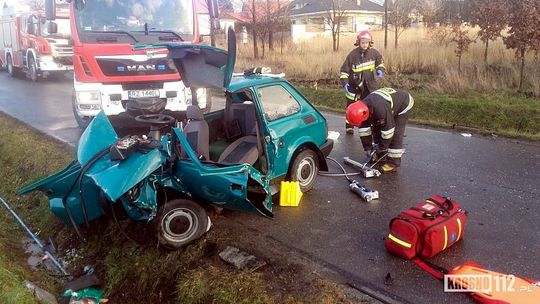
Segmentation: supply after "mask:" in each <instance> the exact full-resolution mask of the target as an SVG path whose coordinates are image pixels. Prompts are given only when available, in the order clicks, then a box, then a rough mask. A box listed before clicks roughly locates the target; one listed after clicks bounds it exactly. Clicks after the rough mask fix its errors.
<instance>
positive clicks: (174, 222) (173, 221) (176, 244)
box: [154, 199, 209, 250]
mask: <svg viewBox="0 0 540 304" xmlns="http://www.w3.org/2000/svg"><path fill="white" fill-rule="evenodd" d="M208 223H209V218H208V215H207V214H206V210H204V208H203V207H201V205H199V204H197V203H196V202H194V201H192V200H187V199H175V200H172V201H169V202H167V203H165V204H163V206H161V207H160V210H159V211H158V215H157V217H156V219H154V225H155V226H154V227H155V228H156V234H157V238H158V240H159V244H160V245H162V246H163V247H165V248H167V249H171V250H178V249H180V248H182V247H183V246H185V245H187V244H189V243H191V242H193V241H195V240H196V239H198V238H200V237H201V236H202V235H203V234H204V233H205V232H206V230H207V228H208Z"/></svg>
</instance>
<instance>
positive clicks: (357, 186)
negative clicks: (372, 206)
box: [349, 180, 379, 203]
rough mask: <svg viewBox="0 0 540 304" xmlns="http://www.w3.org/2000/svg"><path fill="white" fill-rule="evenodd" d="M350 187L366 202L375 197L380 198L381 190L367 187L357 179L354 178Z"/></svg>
mask: <svg viewBox="0 0 540 304" xmlns="http://www.w3.org/2000/svg"><path fill="white" fill-rule="evenodd" d="M349 189H351V191H352V192H354V193H356V194H358V195H359V196H360V197H361V198H362V199H363V200H365V201H366V202H368V203H369V202H370V201H372V200H374V199H379V191H377V190H372V189H369V188H367V187H364V186H362V184H361V183H360V182H358V181H356V180H352V181H351V183H350V184H349Z"/></svg>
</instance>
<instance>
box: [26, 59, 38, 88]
mask: <svg viewBox="0 0 540 304" xmlns="http://www.w3.org/2000/svg"><path fill="white" fill-rule="evenodd" d="M28 78H30V80H32V81H33V82H36V81H38V80H39V76H38V67H37V63H36V60H35V59H34V56H30V57H28Z"/></svg>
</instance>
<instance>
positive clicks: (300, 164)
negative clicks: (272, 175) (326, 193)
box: [289, 149, 319, 192]
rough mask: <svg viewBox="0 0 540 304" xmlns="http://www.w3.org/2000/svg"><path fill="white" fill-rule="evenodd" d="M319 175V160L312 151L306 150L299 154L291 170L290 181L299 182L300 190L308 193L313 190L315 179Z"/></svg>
mask: <svg viewBox="0 0 540 304" xmlns="http://www.w3.org/2000/svg"><path fill="white" fill-rule="evenodd" d="M318 173H319V158H318V156H317V153H315V151H313V150H311V149H305V150H303V151H301V152H300V153H298V155H296V157H295V158H294V162H293V164H292V166H291V168H290V170H289V180H292V181H298V183H299V184H300V190H302V192H308V191H309V190H311V188H313V185H314V184H315V179H316V178H317V174H318Z"/></svg>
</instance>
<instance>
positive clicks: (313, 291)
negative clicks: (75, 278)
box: [0, 113, 352, 303]
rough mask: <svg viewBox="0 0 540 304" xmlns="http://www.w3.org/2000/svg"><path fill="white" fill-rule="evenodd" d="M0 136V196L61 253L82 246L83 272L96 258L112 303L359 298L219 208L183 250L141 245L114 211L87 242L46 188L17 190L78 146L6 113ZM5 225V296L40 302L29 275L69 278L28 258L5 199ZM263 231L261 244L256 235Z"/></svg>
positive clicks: (135, 230)
mask: <svg viewBox="0 0 540 304" xmlns="http://www.w3.org/2000/svg"><path fill="white" fill-rule="evenodd" d="M0 137H1V138H2V142H1V143H0V166H1V168H2V170H0V196H2V197H3V198H4V199H5V200H6V201H7V202H9V204H10V205H11V206H12V208H13V209H14V210H16V212H17V213H18V214H19V216H20V217H21V218H23V219H24V221H25V222H26V223H27V224H28V225H29V226H30V228H31V229H32V230H33V231H34V232H35V233H37V234H39V237H40V238H41V239H43V240H44V239H46V238H47V236H49V235H51V236H53V238H54V239H55V240H56V242H57V245H58V247H59V248H60V250H59V251H60V252H61V253H64V252H66V250H70V249H72V248H76V249H77V251H76V254H74V255H73V254H72V255H69V256H65V255H64V256H63V258H64V259H66V260H68V261H70V265H71V267H70V269H68V270H69V271H71V272H72V273H74V274H77V273H80V272H81V269H82V267H83V266H84V265H92V266H94V268H95V269H96V273H97V275H98V277H100V278H101V279H102V281H103V282H104V285H105V290H106V297H108V298H109V299H110V303H335V302H340V303H352V302H351V301H349V300H347V299H345V298H344V296H343V292H342V291H341V289H340V288H338V287H337V286H336V285H335V284H333V283H330V282H328V281H319V279H318V278H315V279H314V278H313V276H314V275H313V273H312V272H311V271H309V270H306V269H304V268H298V267H296V268H291V267H292V266H291V264H290V262H289V261H286V260H285V259H284V258H283V257H280V256H279V253H276V250H277V249H275V248H277V247H276V246H275V245H274V246H273V247H272V248H270V249H268V248H264V244H268V240H267V239H266V238H265V237H264V236H258V237H256V236H254V233H251V232H250V233H247V232H246V231H245V227H236V226H238V225H236V226H235V224H234V221H233V222H230V220H228V219H227V218H225V217H224V216H220V215H216V214H212V222H213V223H214V225H213V229H212V230H210V232H209V233H207V234H206V235H205V236H204V238H202V239H201V240H200V241H198V242H196V243H195V244H193V245H190V246H188V247H187V248H185V249H184V250H183V251H176V252H169V251H165V250H163V249H160V248H157V246H156V245H157V244H156V243H155V242H154V241H150V242H148V243H147V244H146V245H136V244H134V243H132V242H130V241H128V240H127V239H126V238H125V237H124V236H123V235H122V234H121V233H119V228H118V226H117V225H116V224H115V223H114V222H113V221H112V220H110V219H109V218H103V219H100V220H98V221H95V222H92V223H91V229H92V231H91V233H90V234H88V236H89V241H88V242H87V243H85V244H81V243H80V242H79V241H78V240H77V239H76V238H75V237H74V234H73V232H72V231H71V230H70V229H68V228H66V226H64V225H63V224H61V223H60V222H59V220H58V219H56V218H55V217H53V216H52V214H51V212H50V211H49V209H48V201H47V199H46V197H45V196H44V195H42V194H40V193H31V194H28V195H24V196H22V197H21V196H17V195H16V194H15V193H16V191H17V190H18V189H20V188H22V187H23V186H26V185H28V184H30V183H32V182H35V181H36V180H38V179H40V178H43V177H45V176H47V175H49V174H51V173H53V172H55V171H57V170H59V169H61V168H63V167H64V166H66V165H67V164H68V163H69V161H70V160H71V159H72V158H73V155H74V152H73V149H72V148H70V147H68V146H67V145H65V144H62V143H59V142H58V141H56V140H53V139H51V138H49V137H45V136H43V135H42V134H39V133H36V132H35V131H33V130H30V129H28V128H27V127H25V126H24V125H21V124H20V123H19V122H18V121H16V120H14V119H12V118H10V117H7V116H5V115H4V114H2V113H0ZM129 223H131V222H130V221H129V220H126V219H120V225H121V226H122V227H123V229H125V231H127V233H129V234H130V235H131V236H132V237H135V236H138V237H143V236H145V235H147V234H149V233H148V231H147V230H146V229H144V228H147V227H148V226H147V225H143V227H140V226H139V225H133V224H129ZM0 226H1V227H2V229H0V303H35V300H34V299H33V297H32V295H30V294H29V292H28V291H27V290H26V288H25V287H24V285H23V280H25V279H26V280H30V281H32V282H34V283H35V284H37V285H38V286H41V287H43V288H45V289H46V290H48V291H50V292H51V293H53V294H55V295H59V294H60V293H61V292H62V284H60V283H59V282H57V281H56V279H55V278H54V277H52V276H51V275H50V274H49V273H47V272H45V271H38V272H35V271H33V270H31V269H29V267H28V266H27V265H26V255H25V253H24V250H23V248H22V246H21V242H20V240H21V239H22V238H23V237H24V236H25V232H23V230H22V228H21V227H19V225H18V224H17V223H16V221H15V220H14V219H13V218H12V216H11V214H9V213H8V212H7V210H5V208H4V207H3V206H0ZM235 227H236V228H235ZM257 239H260V240H259V241H258V242H256V244H255V245H253V244H251V243H250V242H255V240H257ZM152 240H153V239H152ZM261 244H262V245H261ZM227 245H231V246H236V247H238V248H244V250H247V251H249V252H250V253H253V254H255V255H256V256H258V257H260V258H262V259H264V260H266V261H267V265H266V266H264V267H263V268H261V269H259V270H258V271H257V272H254V273H246V272H242V271H238V270H236V269H235V268H234V267H232V266H230V265H228V264H225V263H224V262H223V261H221V260H220V259H219V257H217V252H219V251H220V250H222V249H223V248H224V247H225V246H227ZM246 248H247V249H246ZM261 248H262V249H261ZM265 254H266V256H265ZM292 265H294V264H292ZM308 280H311V281H308Z"/></svg>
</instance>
